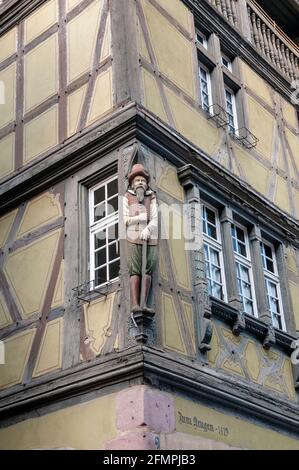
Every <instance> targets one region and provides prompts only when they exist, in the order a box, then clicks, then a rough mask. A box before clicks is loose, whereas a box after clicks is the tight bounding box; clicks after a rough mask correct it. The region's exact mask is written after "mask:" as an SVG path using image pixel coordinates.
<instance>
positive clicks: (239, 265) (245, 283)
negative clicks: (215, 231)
mask: <svg viewBox="0 0 299 470" xmlns="http://www.w3.org/2000/svg"><path fill="white" fill-rule="evenodd" d="M231 233H232V242H233V250H234V254H235V262H236V272H237V283H238V290H239V295H240V298H241V300H242V303H243V310H244V312H245V313H248V314H249V315H255V314H256V306H255V298H254V287H253V277H252V268H251V260H250V250H249V244H248V236H247V232H246V229H245V228H243V227H240V226H239V225H236V224H232V227H231Z"/></svg>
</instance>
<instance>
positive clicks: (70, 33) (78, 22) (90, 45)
mask: <svg viewBox="0 0 299 470" xmlns="http://www.w3.org/2000/svg"><path fill="white" fill-rule="evenodd" d="M102 7H103V0H95V1H94V2H93V3H92V4H91V5H90V6H89V7H88V8H86V9H85V10H84V11H83V12H82V13H81V14H80V15H78V16H76V17H75V18H74V19H73V20H72V21H70V22H69V23H68V25H67V40H68V81H69V82H71V81H73V80H74V79H75V78H78V77H79V76H81V75H82V74H83V73H85V72H87V71H88V70H89V69H90V67H91V65H92V61H93V54H94V48H95V44H96V38H97V32H98V27H99V22H100V16H101V10H102Z"/></svg>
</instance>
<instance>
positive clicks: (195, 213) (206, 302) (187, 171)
mask: <svg viewBox="0 0 299 470" xmlns="http://www.w3.org/2000/svg"><path fill="white" fill-rule="evenodd" d="M178 175H179V179H180V181H181V183H182V186H183V188H184V190H185V194H186V201H187V204H188V224H189V225H188V226H189V228H190V229H191V230H190V231H191V235H192V240H191V242H190V243H192V246H190V250H191V253H192V256H191V265H192V272H193V279H194V297H195V302H194V308H195V312H196V325H197V338H198V349H199V351H200V352H201V353H205V352H206V351H209V350H210V349H211V347H210V341H211V339H212V331H213V330H212V323H211V320H210V318H211V303H210V297H209V293H208V282H207V278H206V275H205V262H204V252H203V238H202V219H201V206H200V192H199V189H198V186H197V185H196V182H195V179H194V178H193V176H192V167H190V166H186V167H183V168H182V169H180V170H179V172H178Z"/></svg>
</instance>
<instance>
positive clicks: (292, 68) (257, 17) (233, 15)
mask: <svg viewBox="0 0 299 470" xmlns="http://www.w3.org/2000/svg"><path fill="white" fill-rule="evenodd" d="M208 2H209V3H210V4H211V5H212V6H213V7H214V8H215V9H217V10H218V11H219V12H220V14H222V15H223V16H224V17H225V18H226V20H227V21H228V22H229V23H230V24H231V25H232V26H233V27H234V28H236V29H238V30H239V31H241V30H243V28H244V16H245V17H246V14H247V15H248V18H245V20H246V21H247V20H248V24H247V28H248V32H249V31H250V33H248V34H247V35H246V36H248V37H247V39H249V40H251V42H252V44H253V45H254V46H255V47H256V49H257V50H258V51H259V53H260V54H261V55H263V56H264V57H265V58H266V59H267V60H268V62H270V63H271V65H273V67H275V69H276V70H278V71H279V72H280V73H281V74H282V75H284V77H285V78H286V79H287V80H289V81H293V80H298V79H299V47H298V46H297V45H296V44H295V43H294V42H293V41H292V40H291V39H290V38H289V37H288V36H287V35H286V34H285V33H284V32H283V31H282V30H281V29H280V28H279V27H278V26H277V24H276V23H275V21H273V20H272V19H271V18H270V17H269V16H268V15H267V13H266V12H265V11H264V10H263V9H262V8H261V7H260V6H259V5H258V3H257V2H256V1H255V0H247V2H246V1H244V0H208ZM246 5H247V6H246ZM246 8H247V12H246V11H244V10H245V9H246ZM242 16H243V18H241V17H242ZM243 33H244V31H243ZM249 36H250V37H249Z"/></svg>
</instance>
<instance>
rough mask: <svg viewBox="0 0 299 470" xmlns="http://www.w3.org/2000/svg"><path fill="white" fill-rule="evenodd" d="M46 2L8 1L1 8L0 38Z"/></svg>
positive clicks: (39, 0) (31, 0)
mask: <svg viewBox="0 0 299 470" xmlns="http://www.w3.org/2000/svg"><path fill="white" fill-rule="evenodd" d="M45 2H46V0H22V1H20V0H6V2H5V3H4V4H3V5H2V7H1V8H0V36H2V34H4V33H6V32H7V31H8V30H9V29H11V28H12V27H14V26H15V25H16V24H17V23H18V22H19V21H21V20H22V19H23V18H25V16H28V15H29V14H30V13H32V12H33V11H34V10H36V9H37V8H38V7H39V6H41V5H42V4H43V3H45Z"/></svg>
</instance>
